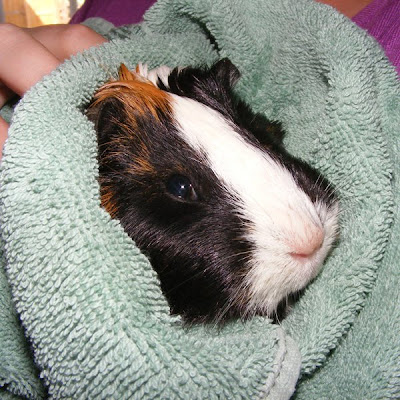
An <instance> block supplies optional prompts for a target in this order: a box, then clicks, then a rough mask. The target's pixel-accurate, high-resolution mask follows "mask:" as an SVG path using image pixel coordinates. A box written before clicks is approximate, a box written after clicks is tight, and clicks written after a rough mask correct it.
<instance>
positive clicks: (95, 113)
mask: <svg viewBox="0 0 400 400" xmlns="http://www.w3.org/2000/svg"><path fill="white" fill-rule="evenodd" d="M122 109H123V105H122V104H121V102H120V100H118V99H116V98H114V97H109V98H107V99H106V100H104V101H102V102H100V103H97V104H96V103H94V104H93V105H92V106H90V107H89V108H88V110H87V112H86V116H87V117H88V118H89V120H90V121H92V122H93V123H94V125H95V129H96V132H97V140H98V142H99V144H101V143H104V142H107V141H108V140H109V138H110V137H111V135H112V133H113V132H115V124H116V121H118V120H121V117H122V116H123V115H124V114H125V113H124V112H123V110H122Z"/></svg>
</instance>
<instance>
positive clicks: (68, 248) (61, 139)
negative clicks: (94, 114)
mask: <svg viewBox="0 0 400 400" xmlns="http://www.w3.org/2000/svg"><path fill="white" fill-rule="evenodd" d="M104 26H105V25H102V28H101V29H104ZM105 31H106V30H104V31H103V33H105ZM106 35H107V36H108V37H109V38H111V39H113V40H112V41H111V43H108V44H105V45H103V46H102V47H100V48H96V49H91V50H89V51H88V52H85V53H84V54H83V55H78V56H76V57H74V58H73V59H72V60H70V61H67V62H66V63H64V64H63V65H62V66H60V67H59V68H58V69H57V70H56V71H55V72H54V73H52V74H51V75H49V76H47V77H45V78H44V79H43V80H42V81H41V82H39V83H38V84H37V85H36V86H35V87H34V88H33V89H31V90H30V91H29V92H28V93H27V94H26V95H25V96H24V98H23V99H22V101H21V102H20V103H19V104H18V106H17V108H16V110H15V113H14V115H13V118H12V125H11V128H10V138H9V140H8V142H7V145H6V148H5V152H4V158H3V162H2V165H1V187H0V218H1V219H0V222H1V240H2V248H3V255H4V258H3V264H4V267H5V268H4V273H2V274H1V275H0V277H1V278H0V284H1V286H0V303H1V305H2V308H1V314H0V318H1V321H0V385H1V389H0V390H1V391H0V396H4V398H19V397H17V396H21V397H22V398H33V399H35V398H39V399H40V398H43V397H46V396H47V395H49V396H50V397H52V398H73V399H75V398H82V399H88V398H107V399H124V398H138V399H141V398H165V399H172V398H181V399H213V398H215V399H217V398H229V399H231V398H244V399H248V398H263V397H268V398H272V399H274V398H276V399H287V398H289V397H291V396H292V395H293V393H294V397H296V398H299V399H301V398H304V399H323V398H326V399H329V398H335V399H336V398H351V399H365V398H368V399H378V398H396V397H398V396H400V368H399V365H400V339H399V331H400V329H399V328H400V309H399V297H400V295H399V293H398V287H399V283H400V282H399V281H400V272H399V270H398V268H397V263H398V260H399V257H400V254H398V249H397V243H398V236H399V234H400V226H399V221H398V215H399V212H398V204H399V201H398V200H399V199H398V196H399V193H400V190H399V187H398V185H399V183H398V182H397V180H396V179H395V178H396V176H397V173H398V168H399V163H398V154H399V152H398V150H399V149H398V134H399V127H400V106H399V93H400V85H399V81H398V80H397V78H396V74H395V71H394V68H393V67H392V66H391V65H390V64H389V62H388V61H387V59H386V58H385V56H384V54H383V52H382V50H381V49H380V48H379V46H378V45H377V44H376V43H375V42H374V40H373V39H371V38H370V37H368V35H367V34H366V33H364V32H363V31H361V30H360V29H359V28H357V27H356V26H355V25H353V23H352V22H351V21H349V20H348V19H347V18H345V17H344V16H341V15H339V14H338V13H336V12H335V11H334V10H333V9H331V8H329V7H327V6H324V5H320V4H317V3H314V2H313V1H311V0H299V1H296V2H293V1H292V0H279V1H278V0H273V1H272V0H270V1H267V0H252V1H250V2H244V1H238V0H235V1H232V0H213V1H210V0H202V1H196V0H160V1H159V2H158V3H157V4H156V5H155V6H154V7H153V8H152V9H151V10H150V11H149V12H148V13H147V15H146V18H145V22H144V23H142V24H141V25H137V26H130V27H122V28H117V29H111V30H108V31H107V33H106ZM222 57H229V58H230V59H231V60H232V62H233V63H234V64H235V65H236V66H237V67H238V68H239V70H240V71H241V74H242V78H241V80H240V81H239V83H238V86H237V92H238V94H239V95H240V96H241V97H242V98H243V99H244V100H245V101H247V102H248V103H249V104H250V105H251V107H252V108H253V109H254V110H255V111H257V112H260V113H263V114H264V115H266V116H267V117H268V118H271V119H274V120H279V121H281V122H282V124H283V127H284V129H285V131H286V132H287V136H286V139H285V140H286V144H287V148H288V149H289V151H291V152H292V153H294V154H295V155H297V156H300V157H301V158H303V159H305V160H306V161H308V162H310V163H311V164H313V165H314V166H316V167H317V168H319V169H320V170H321V171H322V172H323V173H324V174H325V175H326V176H327V177H328V179H329V180H330V181H331V182H332V183H333V184H334V185H335V187H336V188H337V191H338V195H339V198H340V203H341V210H342V211H341V216H340V225H341V232H340V240H339V241H338V244H337V247H336V248H335V249H334V250H333V252H332V254H331V255H330V257H329V259H328V260H327V262H326V264H325V266H324V269H323V270H322V272H321V274H320V275H319V276H318V277H317V278H316V279H315V280H314V281H313V282H312V283H311V284H310V285H309V286H308V287H307V289H306V290H305V291H304V293H303V294H302V296H301V298H300V300H299V301H298V303H296V304H295V306H294V307H293V310H292V312H291V314H290V315H289V316H288V317H287V319H286V320H285V321H283V323H282V324H281V325H273V324H271V322H270V321H269V320H267V319H264V318H260V317H258V318H254V319H253V320H251V321H248V322H246V323H242V322H232V323H229V324H228V325H227V326H225V327H223V328H222V329H220V328H215V327H209V326H194V327H191V328H185V327H183V326H182V325H181V322H180V320H179V318H177V317H171V316H169V312H168V306H167V303H166V301H165V299H164V298H163V296H162V294H161V291H160V289H159V285H158V282H157V278H156V275H155V273H154V272H153V270H152V269H151V266H150V265H149V263H148V261H147V259H146V258H145V257H144V256H143V255H141V254H140V252H139V251H138V250H137V249H136V248H135V246H134V244H133V243H132V241H131V240H130V239H129V238H128V237H127V235H126V234H125V233H124V232H123V230H122V228H121V227H120V225H119V224H118V222H117V221H113V220H111V219H110V218H109V216H108V215H107V214H106V212H105V211H104V210H102V209H101V207H100V201H99V187H98V184H97V180H96V177H97V173H98V171H97V161H96V151H97V150H96V140H95V132H94V129H93V126H92V124H91V123H90V122H89V121H88V120H87V119H86V117H85V116H84V108H85V107H86V106H87V104H88V103H89V101H90V98H91V96H92V95H93V93H94V91H95V90H96V88H98V87H99V86H100V85H101V84H102V83H103V82H105V81H106V80H108V79H109V78H110V77H112V76H116V73H117V69H118V66H119V64H120V63H122V62H123V63H125V64H126V65H127V66H128V67H131V68H133V67H134V66H135V64H136V63H137V62H146V63H148V64H149V66H150V67H155V66H158V65H160V64H167V65H169V66H171V67H173V66H176V65H190V64H196V65H197V64H211V63H212V62H213V61H215V60H217V59H218V58H222ZM18 318H20V320H21V322H22V327H23V328H21V325H20V324H19V319H18ZM38 371H40V372H38ZM39 374H40V379H39ZM296 385H297V386H296ZM295 386H296V389H295ZM44 387H46V389H44ZM6 396H7V397H6Z"/></svg>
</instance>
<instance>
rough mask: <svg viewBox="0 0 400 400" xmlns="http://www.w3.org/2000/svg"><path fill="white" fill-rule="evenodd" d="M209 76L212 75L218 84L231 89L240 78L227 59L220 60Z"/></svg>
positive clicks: (234, 67) (237, 71)
mask: <svg viewBox="0 0 400 400" xmlns="http://www.w3.org/2000/svg"><path fill="white" fill-rule="evenodd" d="M210 74H212V75H214V76H215V78H216V80H217V81H218V82H221V83H223V84H224V86H225V87H229V88H230V89H232V88H233V87H234V86H235V85H236V83H237V81H238V80H239V78H240V72H239V70H238V69H237V67H236V66H235V65H234V64H233V63H232V61H231V60H230V59H229V58H222V59H221V60H219V61H217V62H216V63H215V64H214V65H213V66H212V67H211V68H210Z"/></svg>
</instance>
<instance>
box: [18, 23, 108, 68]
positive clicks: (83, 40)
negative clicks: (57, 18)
mask: <svg viewBox="0 0 400 400" xmlns="http://www.w3.org/2000/svg"><path fill="white" fill-rule="evenodd" d="M25 31H26V32H28V33H29V34H30V35H32V36H33V37H34V38H35V39H36V40H38V41H39V42H40V43H42V44H43V46H45V47H46V48H47V49H48V50H49V51H50V52H51V53H52V54H54V55H55V56H56V57H57V58H58V59H59V60H60V61H64V60H65V59H67V58H69V57H71V56H72V55H74V54H77V53H79V52H82V51H83V50H86V49H88V48H89V47H92V46H98V45H100V44H102V43H104V42H106V39H105V38H104V37H103V36H101V35H99V34H98V33H96V32H95V31H93V30H92V29H90V28H88V27H87V26H85V25H79V24H77V25H46V26H39V27H37V28H26V29H25Z"/></svg>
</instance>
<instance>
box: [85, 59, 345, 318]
mask: <svg viewBox="0 0 400 400" xmlns="http://www.w3.org/2000/svg"><path fill="white" fill-rule="evenodd" d="M238 77H239V73H238V70H237V69H236V67H235V66H234V65H233V64H232V63H231V62H230V61H229V60H227V59H224V60H221V61H219V62H218V63H216V64H214V65H213V66H212V67H211V68H205V69H198V68H183V69H174V70H172V71H170V70H169V69H167V68H165V67H163V68H161V69H158V70H153V71H147V70H146V68H145V67H143V66H140V67H138V68H137V70H136V72H130V71H128V70H127V68H126V67H125V66H121V69H120V74H119V79H118V80H116V81H111V82H109V83H107V84H106V85H104V86H103V87H102V88H101V89H100V90H99V91H98V92H97V94H96V95H95V100H94V103H93V104H92V106H91V108H90V109H89V111H88V115H89V117H90V118H91V119H92V120H93V121H94V122H95V125H96V130H97V134H98V142H99V153H98V159H99V168H100V171H99V179H100V186H101V199H102V205H103V207H104V208H105V209H106V210H107V211H108V212H109V214H110V215H111V216H112V217H113V218H117V219H119V221H120V222H121V225H122V226H123V228H124V229H125V231H126V232H127V234H128V235H129V236H130V237H131V238H132V239H133V240H134V241H135V243H136V244H137V246H138V247H139V248H140V249H141V250H142V251H143V252H144V253H145V254H146V255H147V256H148V257H149V259H150V262H151V264H152V266H153V268H154V269H155V270H156V272H157V274H158V276H159V279H160V283H161V288H162V290H163V292H164V294H165V296H166V298H167V300H168V302H169V304H170V307H171V312H172V313H177V314H181V315H182V316H183V317H184V319H186V320H187V321H220V320H224V319H226V318H231V317H247V316H251V315H254V314H264V315H268V316H272V315H273V314H274V313H275V311H276V309H277V307H278V305H279V303H280V302H281V301H282V300H283V299H285V298H286V297H287V296H288V295H290V294H291V293H293V292H296V291H299V290H300V289H302V288H304V287H305V285H306V284H307V283H308V282H309V281H310V280H312V279H313V278H314V277H315V276H316V274H317V273H318V271H319V269H320V267H321V265H322V263H323V260H324V259H325V257H326V256H327V254H328V252H329V250H330V248H331V247H332V244H333V242H334V240H335V237H336V235H337V219H338V205H337V201H336V199H335V195H334V192H333V190H332V188H331V186H330V185H329V184H328V183H327V182H326V181H325V179H324V178H322V177H321V175H320V174H319V173H317V172H316V171H315V170H313V169H312V168H311V167H309V166H308V165H306V164H305V163H304V162H302V161H300V160H298V159H296V158H294V157H292V156H290V155H289V154H288V153H287V152H286V151H285V150H284V148H283V147H282V145H281V137H282V135H281V132H280V130H279V128H278V127H277V125H276V124H272V123H269V122H268V121H266V120H265V119H264V118H262V117H260V116H257V115H255V114H253V113H252V112H251V111H250V110H249V108H248V107H247V106H246V105H245V104H243V103H242V102H240V101H238V100H237V99H236V98H235V96H234V94H233V92H232V86H233V85H234V83H235V82H236V80H237V79H238Z"/></svg>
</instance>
